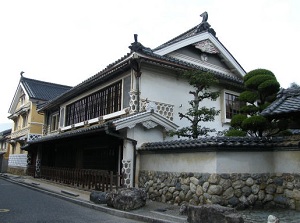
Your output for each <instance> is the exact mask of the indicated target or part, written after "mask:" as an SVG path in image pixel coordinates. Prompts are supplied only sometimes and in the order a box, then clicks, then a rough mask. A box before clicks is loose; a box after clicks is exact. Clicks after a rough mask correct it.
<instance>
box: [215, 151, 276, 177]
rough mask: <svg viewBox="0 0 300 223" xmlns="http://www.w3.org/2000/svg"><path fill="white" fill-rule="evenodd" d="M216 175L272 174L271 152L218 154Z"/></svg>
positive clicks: (272, 160)
mask: <svg viewBox="0 0 300 223" xmlns="http://www.w3.org/2000/svg"><path fill="white" fill-rule="evenodd" d="M216 162H217V169H216V172H217V173H266V172H270V173H272V172H273V171H274V159H273V152H236V151H235V152H218V153H217V161H216Z"/></svg>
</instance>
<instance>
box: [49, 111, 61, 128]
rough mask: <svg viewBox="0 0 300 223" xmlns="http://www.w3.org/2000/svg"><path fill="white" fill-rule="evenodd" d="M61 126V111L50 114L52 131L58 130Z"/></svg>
mask: <svg viewBox="0 0 300 223" xmlns="http://www.w3.org/2000/svg"><path fill="white" fill-rule="evenodd" d="M58 128H59V113H58V112H56V113H53V114H51V116H50V132H56V131H57V130H58Z"/></svg>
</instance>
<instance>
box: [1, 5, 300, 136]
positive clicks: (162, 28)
mask: <svg viewBox="0 0 300 223" xmlns="http://www.w3.org/2000/svg"><path fill="white" fill-rule="evenodd" d="M204 11H207V12H208V23H209V24H210V25H211V27H212V28H213V29H214V30H215V31H216V33H217V34H216V36H217V37H218V39H219V40H220V41H221V42H222V43H223V45H224V46H225V47H226V48H227V50H228V51H229V52H230V53H231V54H232V55H233V56H234V58H235V59H236V60H237V61H238V62H239V63H240V65H241V66H242V67H243V68H244V70H245V71H246V72H249V71H251V70H253V69H257V68H264V69H268V70H271V71H272V72H273V73H274V74H275V76H276V78H277V80H278V82H279V83H280V85H281V87H283V88H287V87H289V86H290V84H291V83H297V84H299V85H300V71H299V69H298V68H297V67H298V64H299V52H300V43H299V40H300V13H299V12H300V1H298V0H243V1H241V0H226V1H224V0H151V1H149V0H147V1H146V0H126V1H125V0H109V1H101V0H51V1H50V0H26V1H24V0H9V1H5V0H0V33H1V34H0V80H1V82H0V83H1V85H0V95H1V106H0V131H3V130H4V129H7V127H8V126H10V125H11V121H10V120H9V119H8V118H7V117H8V116H9V113H8V110H9V107H10V104H11V102H12V99H13V97H14V94H15V91H16V89H17V86H18V84H19V80H20V72H21V71H23V72H25V73H24V74H23V75H24V76H25V77H27V78H32V79H37V80H42V81H47V82H52V83H58V84H64V85H69V86H75V85H77V84H79V83H81V82H82V81H84V80H86V79H87V78H89V77H91V76H93V75H95V74H96V73H98V72H99V71H101V70H103V69H104V68H105V67H106V66H107V65H109V64H111V63H113V62H114V61H116V60H118V59H119V58H121V57H122V56H124V55H125V54H127V53H128V52H130V50H129V48H128V46H129V45H130V44H131V43H132V42H134V34H138V41H139V42H140V43H142V44H143V45H144V46H146V47H150V48H155V47H157V46H159V45H161V44H162V43H165V42H167V41H168V40H170V39H172V38H174V37H176V36H178V35H180V34H182V33H183V32H185V31H187V30H188V29H190V28H192V27H194V26H196V25H198V24H199V23H200V22H201V21H202V18H201V17H200V14H201V13H202V12H204ZM7 123H8V124H9V125H7Z"/></svg>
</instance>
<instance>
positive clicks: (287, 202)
mask: <svg viewBox="0 0 300 223" xmlns="http://www.w3.org/2000/svg"><path fill="white" fill-rule="evenodd" d="M139 187H143V188H145V190H146V192H147V196H148V198H149V199H151V200H154V201H159V202H163V203H169V204H174V205H182V204H185V203H189V204H192V205H201V204H219V205H222V206H229V207H235V208H238V209H245V208H288V209H296V210H300V174H288V173H282V174H281V173H280V174H279V173H276V174H269V173H265V174H261V173H260V174H246V173H243V174H238V173H232V174H209V173H174V172H158V171H140V172H139Z"/></svg>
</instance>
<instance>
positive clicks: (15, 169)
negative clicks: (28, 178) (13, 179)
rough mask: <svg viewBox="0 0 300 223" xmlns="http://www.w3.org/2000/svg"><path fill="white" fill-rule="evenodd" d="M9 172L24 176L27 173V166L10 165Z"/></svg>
mask: <svg viewBox="0 0 300 223" xmlns="http://www.w3.org/2000/svg"><path fill="white" fill-rule="evenodd" d="M7 173H10V174H14V175H19V176H24V175H26V168H24V167H12V166H9V167H8V168H7Z"/></svg>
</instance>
